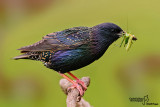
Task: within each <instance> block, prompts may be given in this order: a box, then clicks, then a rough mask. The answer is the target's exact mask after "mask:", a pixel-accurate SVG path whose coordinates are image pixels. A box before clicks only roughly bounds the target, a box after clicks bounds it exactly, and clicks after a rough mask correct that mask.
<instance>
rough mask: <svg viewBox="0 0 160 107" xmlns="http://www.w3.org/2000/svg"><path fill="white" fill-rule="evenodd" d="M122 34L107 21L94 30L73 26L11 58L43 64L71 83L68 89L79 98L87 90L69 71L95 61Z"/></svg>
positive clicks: (22, 49)
mask: <svg viewBox="0 0 160 107" xmlns="http://www.w3.org/2000/svg"><path fill="white" fill-rule="evenodd" d="M123 33H125V32H124V31H123V30H122V29H121V28H120V27H119V26H118V25H116V24H114V23H108V22H107V23H102V24H98V25H96V26H93V27H84V26H80V27H73V28H69V29H65V30H62V31H58V32H53V33H50V34H48V35H46V36H44V37H43V38H42V40H40V41H38V42H36V43H34V44H32V45H28V46H24V47H22V48H20V49H18V50H20V51H21V53H22V55H19V56H17V57H14V59H16V60H17V59H31V60H37V61H42V62H43V64H44V66H46V67H47V68H49V69H52V70H54V71H57V72H58V73H59V74H60V75H61V76H62V77H64V78H66V79H67V80H68V81H70V82H71V83H72V84H73V86H71V87H72V88H77V89H78V90H79V93H80V96H83V95H84V92H85V91H86V90H87V87H86V86H85V84H84V82H82V81H81V80H80V79H78V78H77V77H76V76H74V75H73V74H72V73H71V71H75V70H77V69H80V68H82V67H85V66H87V65H89V64H91V63H93V62H94V61H96V60H98V59H99V58H100V57H102V56H103V54H104V53H105V52H106V50H107V49H108V47H109V46H110V45H111V44H112V43H113V42H115V41H116V40H117V39H118V38H120V37H121V35H122V34H123ZM65 73H68V74H69V75H70V76H71V77H73V78H74V79H75V80H76V81H73V80H72V79H70V78H69V77H68V76H67V75H65Z"/></svg>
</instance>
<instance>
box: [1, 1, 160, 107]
mask: <svg viewBox="0 0 160 107" xmlns="http://www.w3.org/2000/svg"><path fill="white" fill-rule="evenodd" d="M159 4H160V1H159V0H152V1H150V0H1V1H0V37H1V39H0V51H1V52H0V55H1V61H0V107H65V106H66V103H65V102H66V101H65V100H66V96H65V95H64V93H63V92H62V91H61V89H60V86H59V80H60V79H61V77H60V76H59V74H58V73H56V72H55V71H53V70H50V69H47V68H46V67H44V66H43V65H42V63H41V62H37V61H30V60H16V61H15V60H12V59H11V58H12V57H14V56H17V55H19V51H17V50H16V49H18V48H20V47H22V46H26V45H30V44H32V43H34V42H37V41H39V40H41V38H42V37H43V36H45V35H46V34H48V33H51V32H56V31H61V30H64V29H66V28H71V27H76V26H89V27H91V26H94V25H97V24H100V23H104V22H112V23H115V24H117V25H119V26H120V27H121V28H122V29H123V30H125V31H126V30H128V31H129V32H131V33H132V34H134V35H135V36H136V37H137V38H138V41H136V42H134V44H133V46H132V48H131V50H130V51H129V52H126V50H125V48H119V45H120V43H121V40H122V39H119V40H118V41H116V42H115V43H113V44H112V46H110V48H109V49H108V50H107V52H106V53H105V54H104V56H103V57H102V58H100V59H99V60H98V61H95V62H94V63H92V64H91V65H89V66H87V67H84V68H82V69H79V70H77V71H76V72H72V73H73V74H75V75H76V76H78V77H79V78H81V77H84V76H89V77H90V78H91V84H90V86H89V88H88V90H87V91H86V93H85V96H84V98H85V99H86V100H87V101H88V102H89V103H90V104H91V105H93V106H94V107H142V106H144V105H142V103H141V102H130V100H129V98H130V97H144V96H146V95H148V96H149V103H158V104H159V105H160V84H159V83H160V42H159V41H160V30H159V29H160V11H159V10H160V6H159ZM127 20H128V21H127Z"/></svg>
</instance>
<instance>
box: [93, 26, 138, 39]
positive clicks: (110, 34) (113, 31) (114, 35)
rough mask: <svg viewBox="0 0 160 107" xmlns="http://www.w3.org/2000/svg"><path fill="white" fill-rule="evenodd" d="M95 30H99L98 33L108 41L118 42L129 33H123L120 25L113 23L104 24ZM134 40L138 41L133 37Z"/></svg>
mask: <svg viewBox="0 0 160 107" xmlns="http://www.w3.org/2000/svg"><path fill="white" fill-rule="evenodd" d="M95 28H97V29H98V32H99V33H100V34H101V35H102V36H103V37H105V38H107V39H108V40H113V41H115V40H117V39H118V38H119V37H122V36H123V35H125V34H126V33H127V32H125V31H123V30H122V29H121V28H120V27H119V26H118V25H116V24H113V23H102V24H99V25H97V26H95ZM133 40H136V38H135V37H133Z"/></svg>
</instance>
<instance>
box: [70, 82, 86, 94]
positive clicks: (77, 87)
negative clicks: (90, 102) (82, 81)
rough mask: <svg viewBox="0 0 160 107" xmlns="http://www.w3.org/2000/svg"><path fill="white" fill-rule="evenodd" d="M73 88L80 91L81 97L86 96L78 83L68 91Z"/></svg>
mask: <svg viewBox="0 0 160 107" xmlns="http://www.w3.org/2000/svg"><path fill="white" fill-rule="evenodd" d="M73 88H76V89H77V90H78V91H79V94H80V96H81V97H82V96H83V95H84V92H85V90H83V88H82V86H80V85H79V84H78V83H75V84H73V85H72V86H71V87H69V88H68V90H70V89H73Z"/></svg>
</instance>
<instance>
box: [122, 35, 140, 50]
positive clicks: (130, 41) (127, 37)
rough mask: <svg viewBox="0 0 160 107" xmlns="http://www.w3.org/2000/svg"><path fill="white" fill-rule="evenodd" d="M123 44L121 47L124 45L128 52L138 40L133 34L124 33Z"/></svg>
mask: <svg viewBox="0 0 160 107" xmlns="http://www.w3.org/2000/svg"><path fill="white" fill-rule="evenodd" d="M122 38H123V39H122V42H121V45H120V47H121V46H122V44H123V43H124V47H125V46H126V45H127V46H126V51H128V50H129V49H130V48H131V45H132V44H133V40H134V41H135V40H137V38H136V37H135V36H134V35H132V34H130V33H127V32H124V33H123V34H122Z"/></svg>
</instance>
